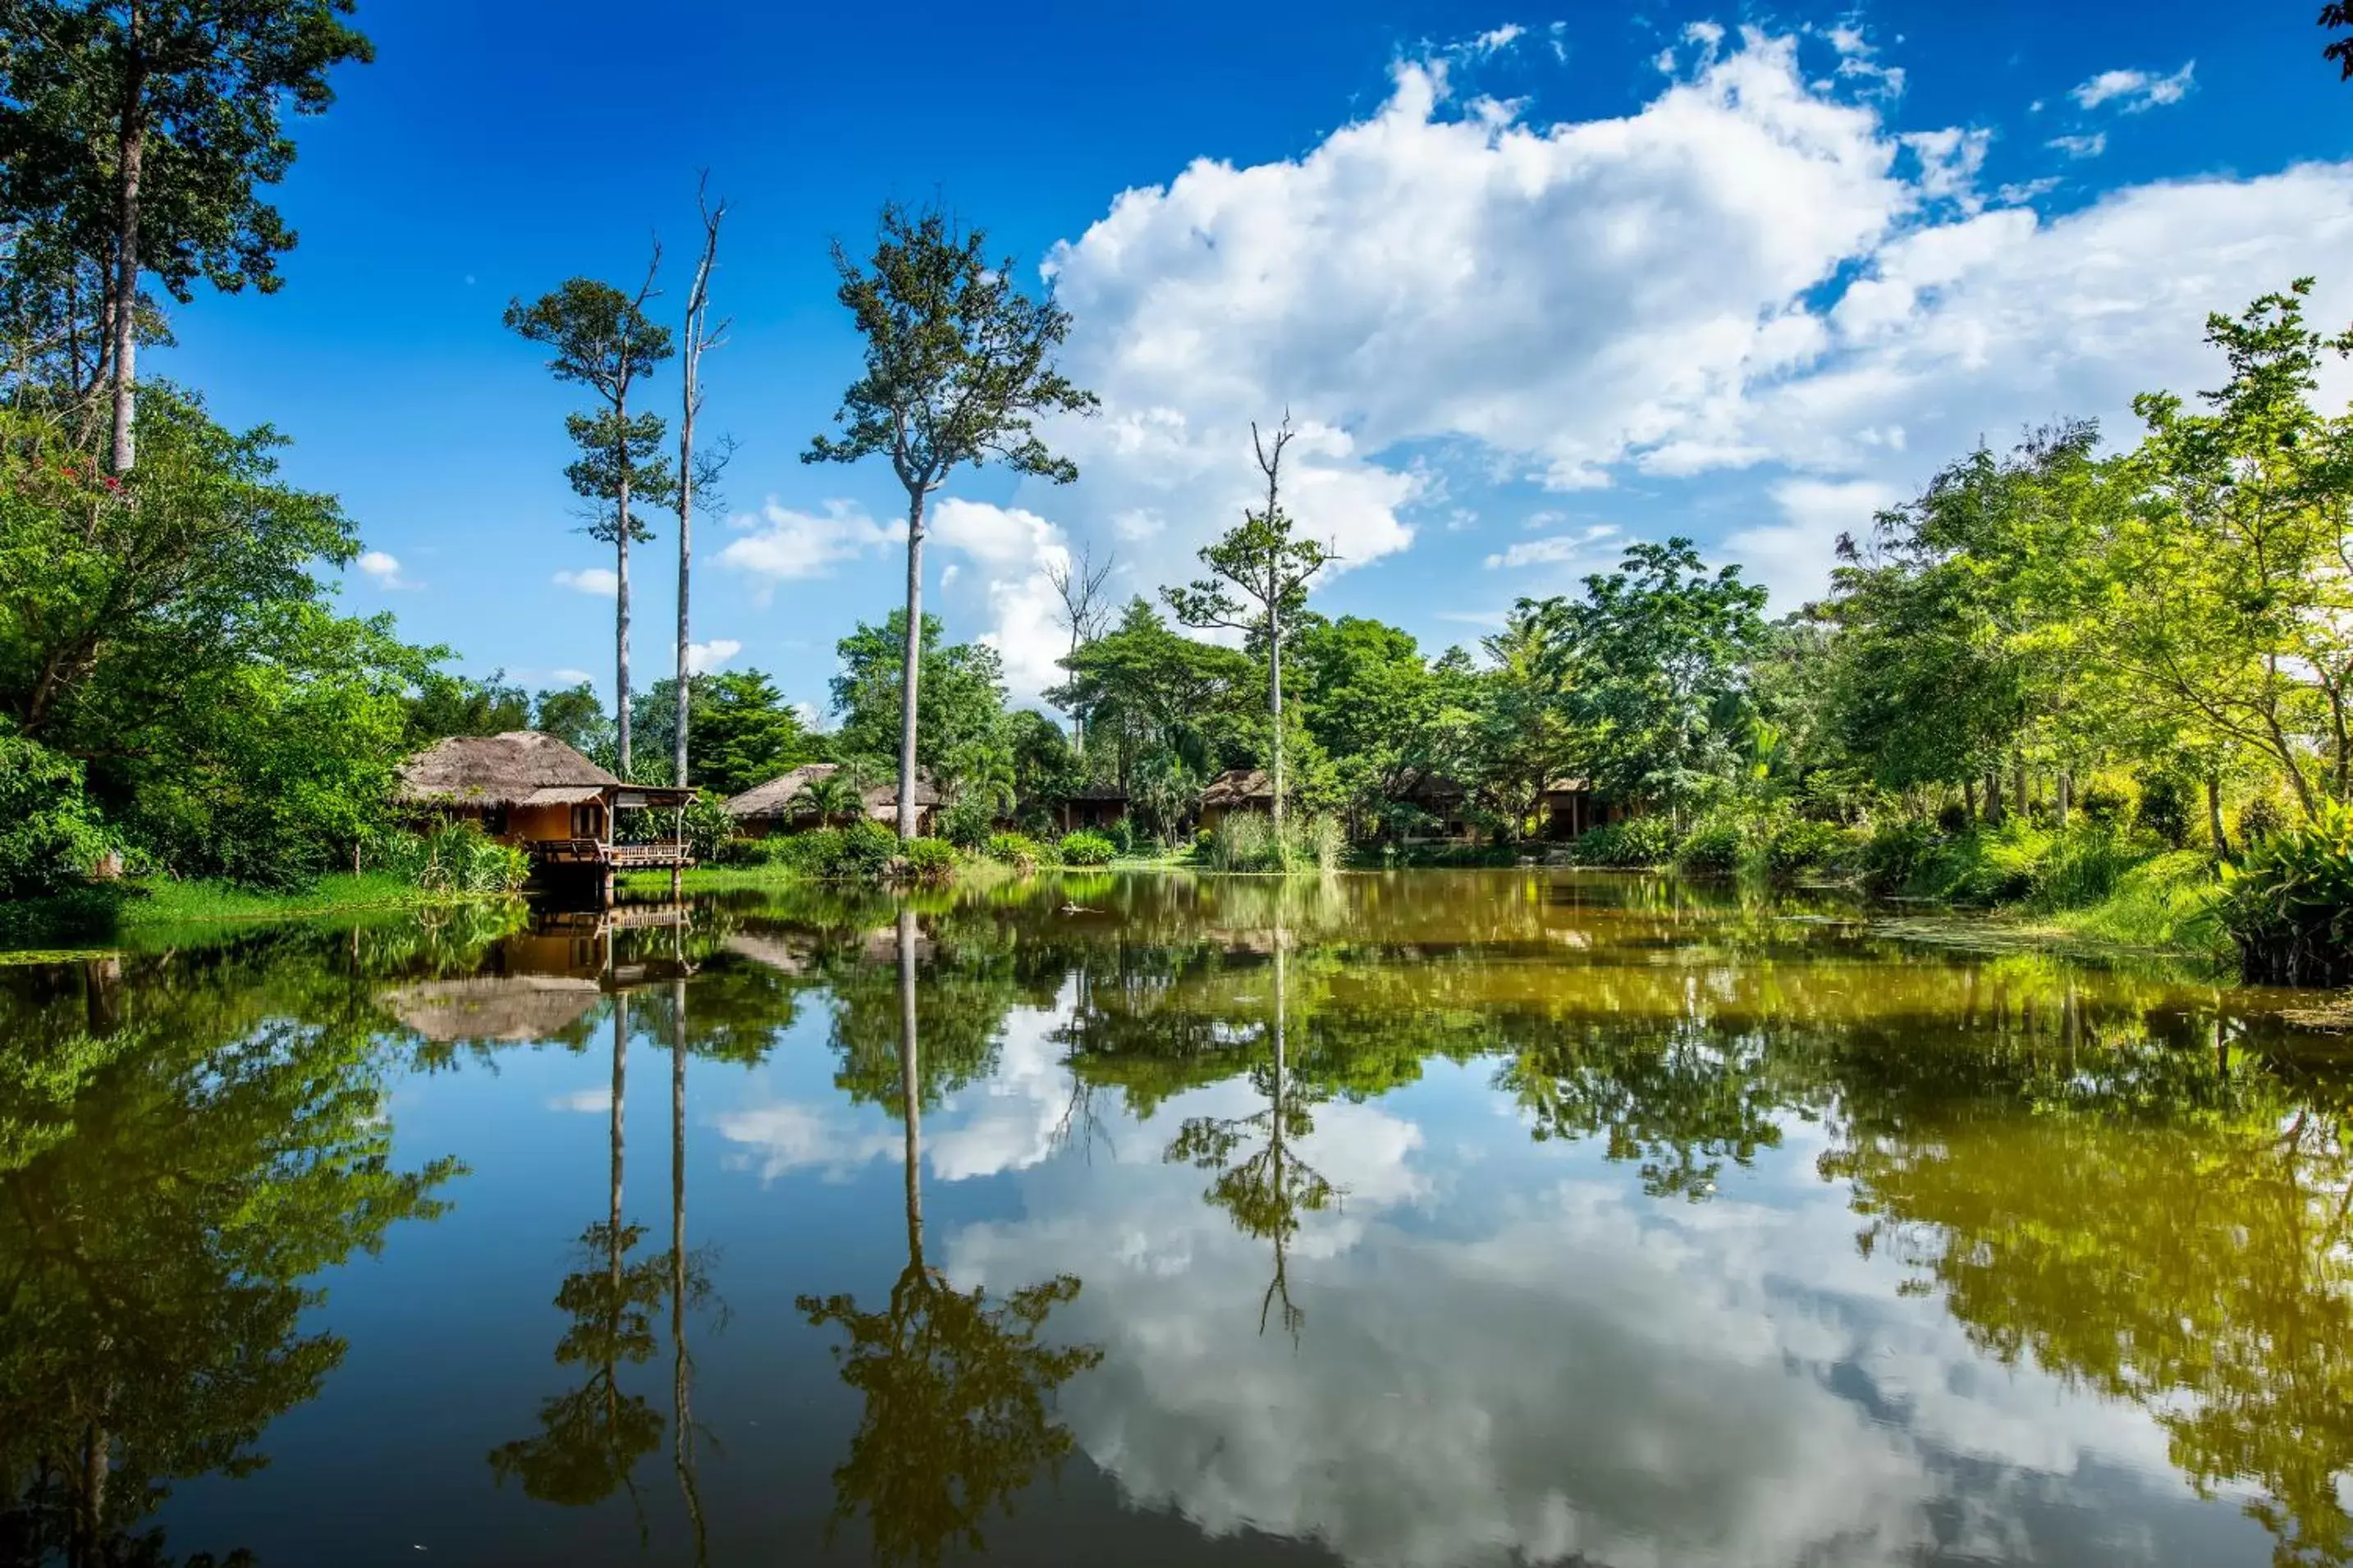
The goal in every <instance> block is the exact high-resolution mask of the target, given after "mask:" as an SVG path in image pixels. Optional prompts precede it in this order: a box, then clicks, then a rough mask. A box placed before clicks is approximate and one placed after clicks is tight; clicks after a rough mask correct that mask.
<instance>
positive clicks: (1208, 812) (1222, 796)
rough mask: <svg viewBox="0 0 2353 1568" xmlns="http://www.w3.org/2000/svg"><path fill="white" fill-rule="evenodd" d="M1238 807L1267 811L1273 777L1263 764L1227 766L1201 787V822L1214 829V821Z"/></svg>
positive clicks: (1271, 807) (1208, 829) (1270, 806)
mask: <svg viewBox="0 0 2353 1568" xmlns="http://www.w3.org/2000/svg"><path fill="white" fill-rule="evenodd" d="M1238 811H1256V812H1263V813H1266V814H1269V815H1271V814H1272V813H1273V811H1274V780H1273V779H1271V778H1270V777H1269V776H1268V775H1267V772H1266V770H1265V769H1264V768H1229V769H1227V770H1226V771H1225V772H1224V773H1219V775H1218V776H1217V777H1216V778H1213V779H1211V780H1210V781H1209V782H1208V784H1204V785H1203V786H1202V788H1201V826H1202V828H1203V830H1204V831H1206V832H1211V833H1214V832H1216V831H1217V828H1218V825H1219V823H1221V822H1223V821H1224V820H1225V819H1226V818H1227V817H1229V816H1232V815H1233V814H1234V813H1235V812H1238Z"/></svg>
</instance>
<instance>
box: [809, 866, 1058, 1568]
mask: <svg viewBox="0 0 2353 1568" xmlns="http://www.w3.org/2000/svg"><path fill="white" fill-rule="evenodd" d="M897 939H898V941H897V945H898V966H899V1041H900V1044H899V1074H900V1085H899V1090H900V1106H901V1111H902V1117H903V1120H904V1125H905V1133H906V1219H907V1267H906V1268H905V1269H903V1270H902V1272H901V1273H900V1275H899V1278H898V1279H897V1281H896V1282H895V1283H894V1284H893V1285H892V1288H891V1294H890V1299H889V1300H888V1302H887V1303H886V1304H885V1305H883V1306H882V1307H881V1308H880V1309H879V1310H860V1307H859V1305H858V1302H857V1300H856V1299H855V1298H854V1297H851V1296H848V1295H836V1296H826V1297H818V1296H802V1297H800V1298H798V1300H797V1305H798V1307H799V1308H800V1310H802V1311H803V1312H805V1313H807V1316H808V1321H809V1323H810V1326H812V1327H815V1328H824V1327H828V1326H833V1327H838V1328H839V1329H840V1330H841V1331H842V1332H843V1334H844V1336H845V1342H843V1343H841V1344H839V1345H838V1346H836V1347H835V1350H834V1360H835V1363H836V1364H837V1365H838V1366H839V1369H840V1372H841V1379H842V1381H843V1382H844V1383H846V1384H849V1386H850V1387H852V1388H854V1389H856V1390H858V1391H859V1393H860V1394H861V1395H862V1396H863V1398H864V1402H865V1404H864V1411H863V1414H862V1415H861V1417H860V1422H859V1426H858V1430H857V1432H856V1433H855V1434H854V1435H853V1436H851V1438H850V1442H849V1457H848V1458H845V1459H844V1460H843V1461H842V1462H841V1464H840V1465H839V1466H838V1467H837V1468H835V1470H834V1472H833V1485H834V1512H833V1525H834V1526H835V1527H837V1528H838V1527H839V1525H840V1524H842V1523H843V1522H845V1521H849V1520H851V1519H854V1518H856V1517H858V1516H859V1515H860V1514H863V1515H864V1516H865V1517H866V1519H867V1521H868V1526H869V1529H870V1530H871V1533H872V1537H873V1549H874V1556H875V1559H876V1561H878V1562H881V1563H936V1562H938V1561H939V1560H940V1555H941V1553H942V1552H943V1551H944V1549H945V1548H946V1547H948V1546H949V1545H950V1544H952V1543H955V1544H961V1545H963V1546H965V1547H967V1548H969V1549H971V1550H974V1551H979V1550H982V1549H983V1547H984V1544H985V1543H984V1541H983V1539H982V1535H981V1526H982V1524H983V1523H984V1522H985V1521H986V1520H987V1517H988V1516H989V1514H990V1513H991V1512H992V1511H1003V1512H1006V1513H1008V1514H1009V1513H1010V1512H1011V1510H1012V1504H1013V1499H1014V1498H1015V1497H1016V1496H1017V1495H1018V1494H1019V1493H1020V1492H1021V1491H1023V1490H1024V1489H1027V1488H1028V1487H1029V1483H1030V1482H1031V1480H1032V1479H1034V1478H1035V1476H1036V1474H1037V1471H1038V1469H1039V1467H1040V1466H1042V1465H1050V1464H1054V1463H1057V1462H1059V1461H1060V1459H1061V1458H1063V1457H1064V1456H1065V1455H1067V1454H1068V1453H1069V1452H1070V1451H1071V1436H1070V1433H1069V1432H1068V1431H1067V1430H1066V1429H1065V1428H1064V1427H1062V1426H1060V1425H1059V1424H1057V1423H1056V1422H1055V1421H1054V1420H1053V1419H1052V1418H1051V1416H1050V1414H1049V1411H1048V1403H1049V1400H1050V1397H1051V1396H1052V1394H1053V1393H1054V1391H1055V1390H1057V1389H1058V1388H1060V1386H1061V1384H1064V1383H1066V1382H1068V1381H1069V1380H1070V1379H1071V1377H1072V1376H1074V1375H1076V1374H1077V1373H1080V1372H1082V1371H1084V1370H1086V1369H1087V1368H1090V1367H1092V1366H1094V1365H1095V1364H1096V1363H1098V1362H1100V1361H1101V1360H1102V1359H1103V1352H1102V1351H1101V1350H1100V1349H1098V1348H1096V1347H1093V1346H1088V1345H1065V1346H1056V1345H1052V1344H1047V1343H1041V1342H1039V1335H1040V1333H1041V1332H1042V1331H1043V1330H1044V1328H1045V1326H1046V1320H1047V1318H1048V1317H1049V1316H1050V1314H1051V1313H1052V1311H1053V1310H1054V1309H1055V1308H1056V1307H1058V1306H1060V1305H1062V1304H1064V1303H1066V1302H1068V1301H1070V1300H1072V1299H1074V1298H1075V1297H1076V1296H1077V1295H1078V1293H1079V1281H1078V1279H1076V1278H1075V1277H1073V1276H1071V1275H1067V1274H1065V1275H1060V1276H1057V1277H1056V1278H1054V1279H1049V1280H1046V1281H1044V1282H1042V1283H1039V1284H1037V1285H1031V1286H1029V1287H1027V1288H1025V1289H1018V1290H1015V1291H1013V1292H1011V1293H1010V1294H1009V1295H1007V1296H1005V1297H1003V1298H1001V1299H997V1300H991V1299H990V1297H989V1295H988V1293H987V1291H986V1290H985V1289H973V1290H970V1291H963V1290H958V1289H955V1287H954V1286H952V1285H950V1284H949V1283H948V1282H947V1280H946V1279H944V1278H943V1277H942V1276H941V1275H940V1273H939V1272H938V1271H937V1270H936V1269H934V1268H932V1267H931V1266H930V1265H929V1264H928V1263H927V1262H926V1261H925V1260H924V1257H923V1179H922V1163H923V1100H924V1095H923V1068H922V1060H921V1052H920V1049H919V1047H918V1045H917V1037H916V1035H917V1026H916V1015H915V993H916V985H915V947H916V942H917V932H916V930H915V917H914V912H913V910H909V909H902V910H900V912H899V917H898V931H897Z"/></svg>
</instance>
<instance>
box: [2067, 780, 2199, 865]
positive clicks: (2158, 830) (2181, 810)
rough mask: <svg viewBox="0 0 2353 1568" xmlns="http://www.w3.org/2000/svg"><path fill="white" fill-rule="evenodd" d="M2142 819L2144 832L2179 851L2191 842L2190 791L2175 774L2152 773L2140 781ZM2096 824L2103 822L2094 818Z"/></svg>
mask: <svg viewBox="0 0 2353 1568" xmlns="http://www.w3.org/2000/svg"><path fill="white" fill-rule="evenodd" d="M2084 813H2085V815H2086V816H2091V815H2092V802H2091V797H2090V796H2089V795H2086V796H2085V797H2084ZM2138 819H2139V822H2140V826H2142V828H2143V829H2144V830H2146V831H2147V832H2150V833H2154V834H2155V835H2157V836H2158V837H2159V838H2162V839H2164V840H2165V842H2166V843H2167V844H2168V846H2170V847H2173V848H2175V849H2179V848H2180V847H2182V845H2183V844H2185V843H2187V842H2188V841H2189V790H2188V789H2187V788H2185V787H2184V786H2183V784H2182V783H2181V781H2180V780H2179V778H2176V777H2175V776H2174V775H2173V774H2171V773H2151V774H2149V775H2148V776H2147V777H2146V778H2144V779H2142V780H2141V781H2140V809H2139V812H2138ZM2093 820H2094V821H2097V820H2099V818H2098V817H2097V816H2094V817H2093Z"/></svg>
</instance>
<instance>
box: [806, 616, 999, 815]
mask: <svg viewBox="0 0 2353 1568" xmlns="http://www.w3.org/2000/svg"><path fill="white" fill-rule="evenodd" d="M906 635H907V626H906V618H905V616H904V615H903V613H902V612H901V611H898V610H893V611H892V612H891V617H890V619H889V620H888V621H886V622H884V623H883V624H882V625H881V626H871V625H869V624H867V623H865V622H860V624H859V626H858V629H857V630H855V631H853V632H851V633H850V634H849V636H848V637H844V638H842V639H841V641H840V642H839V643H838V644H836V645H835V652H836V653H837V654H838V655H839V658H840V661H841V664H840V673H839V674H838V675H836V676H835V677H834V678H833V683H832V699H833V710H834V711H835V712H836V713H837V714H839V715H840V718H841V724H840V728H839V729H838V730H837V731H835V732H834V746H835V749H836V750H837V752H839V754H840V755H842V756H845V757H887V756H892V755H894V754H896V753H897V752H898V750H899V745H898V742H899V740H900V737H901V735H902V731H903V733H905V734H907V735H910V736H914V737H917V738H918V744H917V748H916V751H915V752H914V760H915V764H916V767H917V769H918V770H919V775H920V774H921V773H930V774H937V773H941V772H942V771H943V770H944V769H945V767H946V766H947V761H948V759H949V758H950V757H955V756H959V755H965V754H967V750H966V749H967V748H971V747H976V746H978V747H989V746H996V745H1000V744H1001V743H1002V737H1003V731H1004V721H1005V666H1004V661H1003V660H1002V659H1000V658H998V657H997V650H996V649H995V648H993V647H989V646H987V644H986V643H952V644H947V645H945V646H943V644H942V642H941V636H942V629H941V626H940V622H939V619H938V617H936V616H924V617H923V655H922V658H923V664H924V665H925V667H926V668H928V669H929V670H930V675H929V677H928V679H924V680H923V686H922V690H921V699H920V702H919V705H918V707H917V710H916V715H917V723H916V725H915V727H914V728H913V729H905V728H904V719H905V714H906V704H905V702H904V700H903V699H904V694H905V687H904V686H903V685H902V681H903V680H904V679H905V672H906V659H905V657H904V653H905V648H904V644H905V640H906ZM908 798H909V797H908V796H906V795H903V794H902V796H901V799H902V805H903V803H904V802H905V801H906V800H907V799H908Z"/></svg>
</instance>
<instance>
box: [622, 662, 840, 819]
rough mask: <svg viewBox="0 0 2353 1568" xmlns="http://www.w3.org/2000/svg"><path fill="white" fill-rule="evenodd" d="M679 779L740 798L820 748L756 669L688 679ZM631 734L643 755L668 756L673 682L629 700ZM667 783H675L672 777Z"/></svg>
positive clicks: (818, 755)
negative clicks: (634, 712)
mask: <svg viewBox="0 0 2353 1568" xmlns="http://www.w3.org/2000/svg"><path fill="white" fill-rule="evenodd" d="M687 687H688V691H689V693H690V700H689V706H688V712H689V715H690V717H689V729H688V731H687V740H688V744H687V776H688V777H689V778H691V779H692V780H693V781H694V782H695V783H696V784H699V785H700V786H701V787H702V788H704V789H708V790H711V791H713V792H714V793H716V794H719V795H741V794H743V793H744V791H745V790H747V789H750V788H751V787H753V786H754V784H765V783H767V782H768V781H769V780H770V779H772V778H775V777H776V775H777V774H778V773H783V772H784V771H785V770H786V769H787V768H791V767H797V766H798V765H799V764H800V763H808V762H817V761H819V760H821V759H822V758H823V757H824V755H825V752H826V746H825V742H823V741H822V740H821V739H820V738H819V737H818V736H816V735H813V734H811V733H810V732H809V730H808V728H807V725H805V724H803V723H802V722H801V719H800V715H799V714H798V713H797V712H796V711H795V710H794V709H793V705H792V704H791V703H789V702H787V701H786V700H785V696H784V693H783V692H781V691H779V690H777V689H776V682H775V681H774V680H772V679H769V677H768V676H767V675H766V674H765V672H763V671H760V670H756V669H743V670H719V671H715V672H713V673H711V674H706V675H695V676H690V677H689V678H688V680H687ZM637 706H638V726H637V727H638V738H639V739H640V740H641V741H642V742H645V749H646V751H647V752H648V753H649V754H651V755H659V756H662V757H664V758H665V763H664V766H665V768H667V767H668V766H669V765H670V764H669V761H668V759H669V758H670V757H671V756H673V755H674V753H675V747H674V745H673V743H672V742H673V741H674V740H675V737H674V735H673V734H672V732H671V726H672V725H673V724H674V723H675V722H676V721H677V712H678V698H677V689H676V686H675V683H673V682H672V681H670V680H668V679H663V680H659V681H656V682H655V683H654V684H653V686H652V687H650V688H649V689H647V690H645V691H643V692H640V693H639V694H638V698H637ZM670 782H672V783H675V782H676V776H675V775H674V774H672V775H671V776H670Z"/></svg>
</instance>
